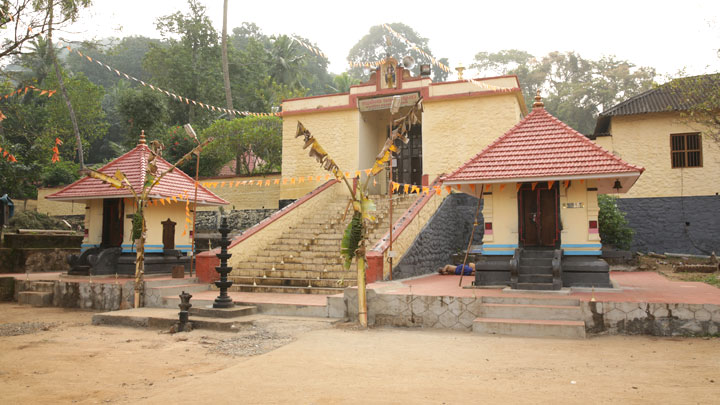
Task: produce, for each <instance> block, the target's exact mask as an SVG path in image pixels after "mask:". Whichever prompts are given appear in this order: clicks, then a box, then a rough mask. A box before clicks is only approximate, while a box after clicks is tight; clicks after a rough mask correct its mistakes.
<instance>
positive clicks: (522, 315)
mask: <svg viewBox="0 0 720 405" xmlns="http://www.w3.org/2000/svg"><path fill="white" fill-rule="evenodd" d="M479 315H480V316H481V317H483V318H504V319H535V320H542V319H546V320H553V321H580V320H582V312H581V310H580V307H579V306H576V305H575V306H573V305H533V304H482V305H481V306H480V314H479Z"/></svg>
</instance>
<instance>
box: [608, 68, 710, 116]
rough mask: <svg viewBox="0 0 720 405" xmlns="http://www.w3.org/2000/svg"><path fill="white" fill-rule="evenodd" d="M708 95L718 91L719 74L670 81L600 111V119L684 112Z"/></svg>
mask: <svg viewBox="0 0 720 405" xmlns="http://www.w3.org/2000/svg"><path fill="white" fill-rule="evenodd" d="M710 92H715V93H717V92H720V73H717V74H711V75H702V76H692V77H684V78H680V79H675V80H672V81H670V82H668V83H665V84H663V85H662V86H658V87H656V88H654V89H651V90H648V91H646V92H643V93H640V94H638V95H637V96H635V97H630V98H629V99H627V100H625V101H623V102H622V103H620V104H617V105H615V106H613V107H611V108H608V109H607V110H605V111H603V112H602V113H601V114H600V116H614V115H632V114H645V113H656V112H664V111H685V110H688V109H689V108H691V107H692V106H694V105H697V104H698V103H701V102H702V101H703V100H704V99H705V95H706V94H709V93H710Z"/></svg>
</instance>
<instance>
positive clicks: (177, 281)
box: [145, 273, 198, 288]
mask: <svg viewBox="0 0 720 405" xmlns="http://www.w3.org/2000/svg"><path fill="white" fill-rule="evenodd" d="M197 282H198V280H197V277H190V276H189V274H188V273H186V274H185V277H184V278H167V277H163V278H162V279H154V278H151V277H145V288H152V287H158V286H169V285H181V284H182V285H186V284H194V283H197Z"/></svg>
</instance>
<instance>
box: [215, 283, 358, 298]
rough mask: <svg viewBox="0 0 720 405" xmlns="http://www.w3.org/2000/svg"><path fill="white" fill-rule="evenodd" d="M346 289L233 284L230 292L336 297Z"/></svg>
mask: <svg viewBox="0 0 720 405" xmlns="http://www.w3.org/2000/svg"><path fill="white" fill-rule="evenodd" d="M343 290H344V288H343V287H338V288H330V287H309V288H308V287H284V286H271V285H257V286H254V285H252V284H249V285H248V284H237V285H235V284H233V285H232V286H231V287H230V288H229V289H228V291H240V292H261V293H281V294H325V295H335V294H342V292H343Z"/></svg>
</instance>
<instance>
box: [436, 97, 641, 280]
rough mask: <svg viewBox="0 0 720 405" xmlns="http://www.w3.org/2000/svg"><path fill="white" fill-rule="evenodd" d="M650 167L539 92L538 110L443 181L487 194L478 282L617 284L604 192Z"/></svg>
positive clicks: (623, 187) (620, 189)
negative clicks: (616, 150)
mask: <svg viewBox="0 0 720 405" xmlns="http://www.w3.org/2000/svg"><path fill="white" fill-rule="evenodd" d="M643 170H644V169H643V168H642V167H638V166H634V165H632V164H629V163H626V162H624V161H623V160H621V159H620V158H618V157H617V156H615V155H613V154H612V153H610V152H608V151H606V150H604V149H602V148H601V147H599V146H598V145H596V144H595V143H593V142H592V141H590V140H589V139H588V138H587V137H585V136H584V135H582V134H580V133H578V132H577V131H575V130H574V129H572V128H570V127H569V126H568V125H566V124H565V123H563V122H562V121H560V120H558V119H557V118H555V117H553V116H552V115H551V114H549V113H548V112H547V111H546V110H545V108H544V104H543V102H542V100H541V98H540V95H539V92H538V95H537V96H536V97H535V103H534V104H533V110H532V112H531V113H530V114H528V115H527V116H526V117H525V118H524V119H523V120H521V121H520V122H519V123H518V124H517V125H515V126H514V127H513V128H512V129H510V130H509V131H508V132H506V133H505V135H503V136H501V137H500V138H498V139H497V140H495V141H494V142H493V143H492V144H490V145H489V146H488V147H486V148H485V149H484V150H482V151H481V152H480V153H479V154H477V155H476V156H475V157H473V158H472V159H470V161H468V162H467V163H465V164H464V165H463V166H461V167H460V168H459V169H457V170H456V171H455V172H453V173H452V174H450V175H448V176H446V177H445V178H444V181H443V184H445V185H446V186H450V187H453V188H454V189H456V190H458V191H461V192H464V193H467V194H471V195H474V196H476V197H478V198H482V200H483V207H482V217H483V221H484V229H483V230H484V236H483V242H482V246H480V247H479V248H477V249H475V251H474V252H473V253H480V260H479V262H478V263H477V265H476V284H477V285H511V286H512V287H513V288H519V289H560V288H562V287H570V286H587V287H592V286H595V287H611V284H610V277H609V270H608V265H607V263H605V262H604V261H603V260H602V259H600V258H599V256H600V255H601V248H602V243H601V240H600V234H599V232H598V229H599V228H598V211H599V207H598V199H597V196H598V193H600V194H619V193H625V192H627V191H628V190H629V189H630V188H631V187H632V186H633V184H635V182H636V181H637V179H638V177H640V175H641V174H642V172H643ZM483 221H479V223H481V224H482V223H483Z"/></svg>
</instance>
